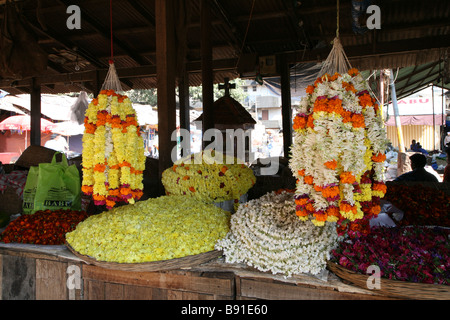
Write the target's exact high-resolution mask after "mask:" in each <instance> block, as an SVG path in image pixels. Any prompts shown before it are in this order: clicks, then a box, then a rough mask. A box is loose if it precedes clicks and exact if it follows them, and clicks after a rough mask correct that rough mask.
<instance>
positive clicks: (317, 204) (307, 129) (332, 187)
mask: <svg viewBox="0 0 450 320" xmlns="http://www.w3.org/2000/svg"><path fill="white" fill-rule="evenodd" d="M306 93H307V95H306V97H304V98H303V99H302V101H301V103H300V106H299V108H298V112H297V114H296V116H295V118H294V121H293V129H294V144H293V146H292V148H291V152H292V157H291V160H290V163H289V165H290V168H291V170H292V172H293V174H294V176H295V177H296V178H297V185H296V198H295V203H296V214H297V216H298V217H299V218H300V219H301V220H308V219H311V220H312V222H313V223H314V224H315V225H316V226H323V225H325V222H327V221H330V222H338V226H340V228H339V230H340V231H343V232H344V231H345V230H346V229H348V228H349V227H350V226H351V224H352V223H353V222H358V221H362V220H364V219H365V220H367V219H368V218H369V217H372V216H376V215H377V214H378V212H379V211H380V206H379V199H380V198H381V197H383V196H384V194H385V193H386V186H385V184H384V182H383V162H384V160H385V158H386V157H385V155H384V151H385V147H386V143H387V140H386V133H385V130H384V128H383V125H382V120H381V117H380V109H379V106H378V105H377V103H376V101H375V99H374V98H373V97H372V96H371V95H370V94H369V91H368V90H367V85H366V83H365V81H364V80H363V78H362V76H361V74H360V73H359V72H358V70H356V69H351V70H349V72H348V73H346V74H343V75H340V74H337V73H336V74H334V75H333V76H330V75H328V74H325V75H324V76H322V77H320V78H318V79H317V80H316V81H315V83H314V84H313V85H310V86H308V87H307V88H306Z"/></svg>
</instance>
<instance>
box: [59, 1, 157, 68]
mask: <svg viewBox="0 0 450 320" xmlns="http://www.w3.org/2000/svg"><path fill="white" fill-rule="evenodd" d="M59 2H61V3H63V4H64V5H65V6H66V7H68V6H70V5H72V4H73V2H72V1H68V0H59ZM78 6H79V7H80V10H81V12H83V14H82V15H81V18H82V21H83V22H84V21H85V22H87V23H88V24H89V25H90V26H91V27H92V28H94V29H95V31H97V32H98V33H99V34H100V35H101V36H103V37H104V38H106V39H108V40H111V36H110V29H109V22H108V23H107V25H108V27H104V26H103V25H102V24H100V23H99V22H98V19H96V18H94V17H92V16H91V15H89V13H88V12H89V11H88V10H85V9H84V8H83V7H82V6H80V5H79V4H78ZM108 8H109V7H108ZM113 9H114V8H113ZM112 40H113V44H114V45H115V46H117V47H118V48H119V49H121V50H123V51H124V52H126V53H127V55H128V56H129V57H130V58H131V59H133V60H134V61H136V62H137V63H138V64H140V65H145V64H148V63H149V62H150V61H147V59H145V58H143V57H141V56H140V55H139V54H138V53H137V51H136V50H134V49H133V48H130V46H128V44H126V43H125V42H123V41H121V40H120V39H118V38H117V37H115V36H114V34H113V39H112Z"/></svg>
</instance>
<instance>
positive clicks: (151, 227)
mask: <svg viewBox="0 0 450 320" xmlns="http://www.w3.org/2000/svg"><path fill="white" fill-rule="evenodd" d="M168 198H169V197H168V196H162V197H159V198H151V199H148V200H145V201H138V202H136V203H135V204H129V205H125V206H121V207H116V208H113V209H112V210H110V211H108V212H103V213H101V214H99V215H93V216H90V217H89V218H87V219H86V220H84V221H83V222H82V223H80V224H78V225H77V227H76V229H75V230H74V231H72V232H69V233H67V234H66V241H67V243H68V244H69V245H70V246H71V247H72V248H73V249H74V250H76V251H77V252H78V253H81V254H83V255H88V256H91V257H93V258H95V259H97V260H98V261H108V262H120V263H142V262H151V261H160V260H169V259H174V258H181V257H185V256H190V255H196V254H200V253H204V252H208V251H212V250H214V245H215V243H216V242H217V240H219V239H221V238H223V237H225V235H226V234H227V233H228V231H229V222H230V214H229V213H228V212H227V211H224V210H222V209H220V208H218V207H216V206H214V205H212V204H205V203H202V202H199V201H197V200H195V199H194V198H191V197H185V196H171V197H170V199H168Z"/></svg>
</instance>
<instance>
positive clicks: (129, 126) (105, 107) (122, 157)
mask: <svg viewBox="0 0 450 320" xmlns="http://www.w3.org/2000/svg"><path fill="white" fill-rule="evenodd" d="M84 125H85V131H84V134H83V163H82V165H83V183H82V188H81V189H82V191H83V193H85V194H87V195H92V197H93V199H94V202H95V204H96V205H106V207H107V208H108V209H110V208H112V207H114V206H115V204H116V203H117V202H128V203H134V202H135V200H138V199H140V198H141V196H142V194H143V192H142V190H143V183H142V179H143V171H144V169H145V155H144V141H143V139H142V137H141V136H140V132H139V126H138V122H137V117H136V112H135V110H134V109H133V107H132V105H131V101H130V100H129V99H128V97H127V96H122V95H119V94H117V93H116V92H115V91H114V90H102V91H101V92H100V94H99V95H98V97H97V98H95V99H93V100H92V101H91V103H90V104H89V106H88V108H87V110H86V116H85V120H84Z"/></svg>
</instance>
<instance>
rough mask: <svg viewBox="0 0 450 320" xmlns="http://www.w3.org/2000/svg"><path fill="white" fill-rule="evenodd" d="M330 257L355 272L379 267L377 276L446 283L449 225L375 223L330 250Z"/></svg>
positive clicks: (449, 264) (449, 275)
mask: <svg viewBox="0 0 450 320" xmlns="http://www.w3.org/2000/svg"><path fill="white" fill-rule="evenodd" d="M331 253H332V258H331V261H333V262H335V263H338V264H340V265H341V266H343V267H345V268H346V269H349V270H352V271H354V272H357V273H361V274H367V268H368V267H369V266H370V265H375V266H378V267H379V268H380V271H381V277H383V278H387V279H392V280H400V281H409V282H418V283H434V284H442V285H450V229H447V228H439V227H433V228H431V227H424V226H411V227H396V228H388V227H378V228H372V230H371V232H370V234H368V235H366V236H363V237H359V238H353V239H348V240H346V241H343V242H341V243H340V245H339V247H338V248H337V249H335V250H333V251H332V252H331Z"/></svg>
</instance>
